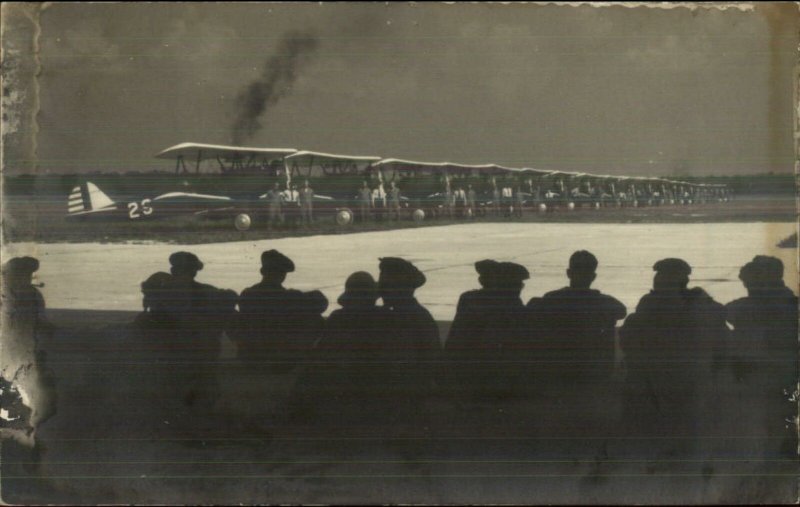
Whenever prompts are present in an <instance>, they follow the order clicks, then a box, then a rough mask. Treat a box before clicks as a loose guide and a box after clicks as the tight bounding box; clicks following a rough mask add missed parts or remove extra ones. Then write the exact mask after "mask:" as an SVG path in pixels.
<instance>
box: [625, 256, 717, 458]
mask: <svg viewBox="0 0 800 507" xmlns="http://www.w3.org/2000/svg"><path fill="white" fill-rule="evenodd" d="M653 270H654V271H655V272H656V274H655V277H654V279H653V290H652V291H651V292H650V293H649V294H646V295H645V296H644V297H642V299H641V300H640V301H639V304H638V306H637V307H636V312H635V313H633V314H631V315H630V316H629V317H628V318H627V319H626V320H625V324H624V325H623V327H622V328H621V330H620V340H621V346H622V349H623V351H624V353H625V357H626V364H627V378H626V389H625V391H626V393H625V401H624V406H623V414H624V420H625V421H626V423H627V431H628V434H630V435H636V434H637V433H638V434H644V435H646V436H651V437H657V438H656V440H654V441H652V442H651V441H648V443H647V444H648V445H650V446H651V447H652V448H653V449H654V450H659V444H665V445H666V446H667V447H666V448H663V447H662V448H661V449H660V450H661V453H662V454H663V453H667V454H676V453H681V452H688V451H690V450H691V449H693V448H695V447H697V446H699V445H701V444H705V442H701V441H700V440H699V439H698V437H699V436H700V435H701V434H702V433H703V432H704V431H706V430H708V428H709V427H710V422H711V421H712V420H713V417H714V415H715V414H713V413H712V410H710V408H709V407H711V403H712V401H713V398H714V396H715V395H714V392H713V388H714V375H715V373H717V368H716V366H718V361H719V360H720V359H721V357H722V356H723V354H724V347H725V341H726V338H727V332H728V330H727V326H726V325H725V309H724V307H723V306H722V305H720V304H719V303H717V302H716V301H714V300H713V299H712V298H711V296H709V295H708V294H707V293H706V292H705V291H704V290H703V289H701V288H699V287H694V288H691V289H689V288H687V286H688V283H689V274H690V273H691V272H692V269H691V267H690V266H689V264H687V263H686V261H684V260H682V259H662V260H660V261H658V262H656V263H655V265H654V266H653Z"/></svg>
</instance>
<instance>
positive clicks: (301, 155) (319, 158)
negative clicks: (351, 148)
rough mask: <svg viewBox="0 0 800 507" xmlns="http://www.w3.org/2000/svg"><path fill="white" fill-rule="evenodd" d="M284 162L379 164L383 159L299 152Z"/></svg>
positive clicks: (287, 157)
mask: <svg viewBox="0 0 800 507" xmlns="http://www.w3.org/2000/svg"><path fill="white" fill-rule="evenodd" d="M284 160H286V161H287V162H290V161H291V162H298V163H303V164H311V163H314V162H317V163H331V162H334V163H335V162H367V163H369V162H378V161H379V160H381V157H367V156H360V155H337V154H334V153H323V152H321V151H305V150H304V151H298V152H295V153H292V154H290V155H287V156H286V157H285V158H284Z"/></svg>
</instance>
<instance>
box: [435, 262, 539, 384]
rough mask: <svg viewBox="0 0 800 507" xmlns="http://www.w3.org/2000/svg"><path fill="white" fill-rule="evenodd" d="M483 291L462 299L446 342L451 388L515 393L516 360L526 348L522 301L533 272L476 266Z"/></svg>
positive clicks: (513, 267) (495, 265) (508, 266)
mask: <svg viewBox="0 0 800 507" xmlns="http://www.w3.org/2000/svg"><path fill="white" fill-rule="evenodd" d="M475 270H476V271H477V272H478V275H479V277H478V282H479V283H480V284H481V286H482V288H481V289H478V290H473V291H469V292H465V293H464V294H462V295H461V297H460V298H459V301H458V307H457V309H456V316H455V318H454V319H453V324H452V326H451V327H450V333H449V335H448V337H447V342H446V343H445V348H446V351H447V357H448V359H449V360H450V361H449V362H450V363H451V365H452V367H450V366H448V368H450V369H451V375H450V378H451V381H450V386H451V387H453V388H454V389H455V390H456V391H461V392H463V391H465V390H466V391H467V392H471V393H472V394H477V395H497V394H500V393H510V392H512V391H513V390H515V389H516V387H517V386H516V385H515V384H516V382H517V380H516V376H517V374H518V373H519V371H518V370H519V367H518V366H516V367H515V366H514V365H512V364H511V363H506V364H504V360H505V359H513V358H514V356H516V355H518V354H519V351H520V349H522V348H524V347H525V341H524V338H525V337H524V336H523V331H524V328H523V326H524V325H525V319H524V316H525V307H524V305H523V304H522V300H521V299H520V293H521V291H522V288H523V287H524V281H525V280H527V279H528V278H530V274H529V273H528V270H527V269H526V268H525V267H524V266H521V265H519V264H516V263H513V262H496V261H493V260H483V261H478V262H476V263H475Z"/></svg>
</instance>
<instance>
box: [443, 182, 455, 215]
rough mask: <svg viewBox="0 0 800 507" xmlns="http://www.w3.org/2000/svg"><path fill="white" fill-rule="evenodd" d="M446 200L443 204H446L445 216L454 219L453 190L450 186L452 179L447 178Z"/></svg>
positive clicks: (444, 196)
mask: <svg viewBox="0 0 800 507" xmlns="http://www.w3.org/2000/svg"><path fill="white" fill-rule="evenodd" d="M443 198H444V201H443V202H442V204H443V205H444V216H445V217H447V218H449V219H452V218H453V199H454V196H453V190H452V189H451V187H450V180H449V179H445V187H444V195H443Z"/></svg>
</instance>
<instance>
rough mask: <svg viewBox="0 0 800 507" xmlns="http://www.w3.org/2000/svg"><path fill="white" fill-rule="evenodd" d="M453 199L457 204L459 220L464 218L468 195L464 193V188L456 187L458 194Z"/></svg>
mask: <svg viewBox="0 0 800 507" xmlns="http://www.w3.org/2000/svg"><path fill="white" fill-rule="evenodd" d="M453 198H454V200H455V203H456V216H457V217H458V218H464V216H465V215H466V208H467V193H466V192H464V189H463V188H462V187H460V186H459V187H456V193H455V195H454V197H453Z"/></svg>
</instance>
